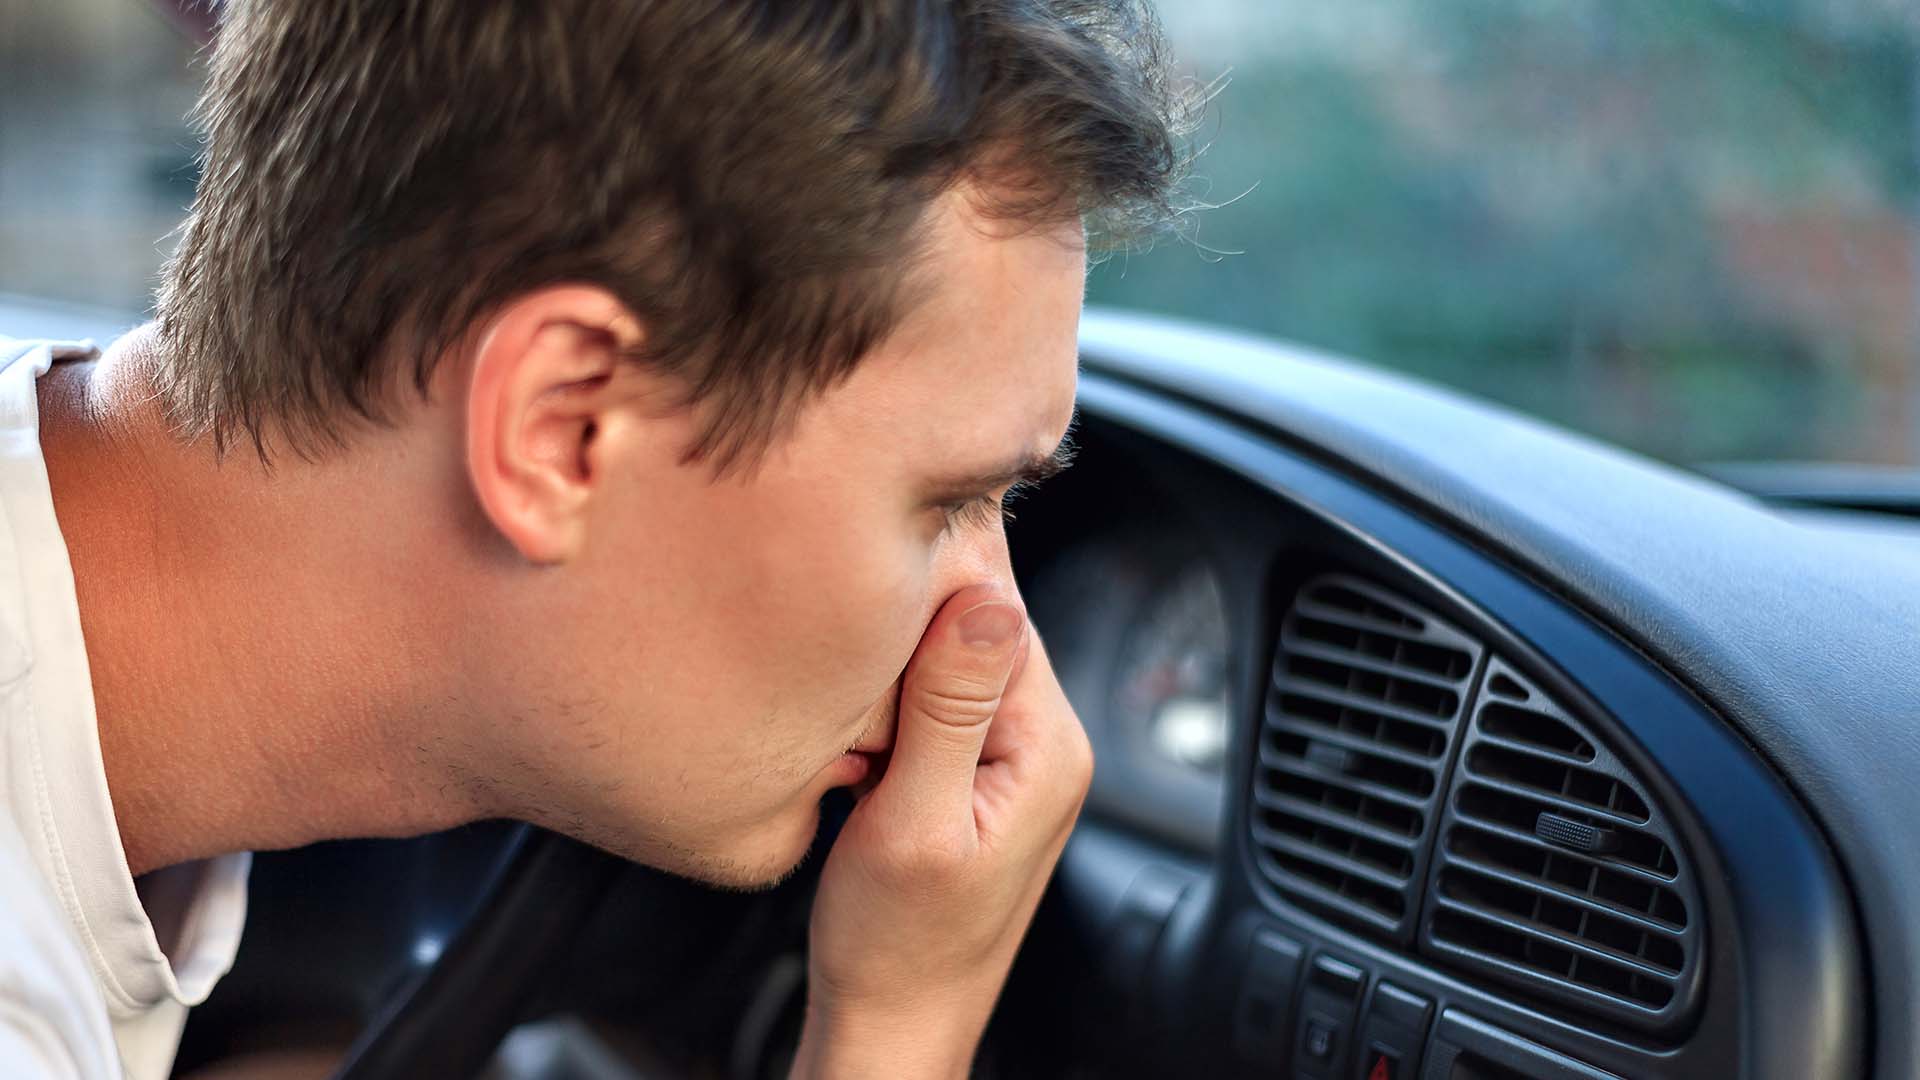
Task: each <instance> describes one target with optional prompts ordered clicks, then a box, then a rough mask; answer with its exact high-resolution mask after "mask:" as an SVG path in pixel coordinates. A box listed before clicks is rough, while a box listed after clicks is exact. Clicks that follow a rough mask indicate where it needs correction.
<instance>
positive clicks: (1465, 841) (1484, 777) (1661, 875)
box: [1421, 656, 1703, 1028]
mask: <svg viewBox="0 0 1920 1080" xmlns="http://www.w3.org/2000/svg"><path fill="white" fill-rule="evenodd" d="M1678 851H1679V847H1678V841H1677V838H1676V837H1675V835H1674V833H1673V831H1672V828H1671V826H1670V824H1669V823H1668V821H1667V820H1666V818H1665V817H1664V816H1663V815H1662V814H1661V813H1660V811H1659V810H1658V808H1657V807H1656V805H1655V804H1654V801H1653V800H1652V799H1651V798H1650V797H1649V795H1648V793H1647V792H1646V790H1645V789H1644V787H1643V786H1642V785H1641V784H1640V783H1639V782H1638V781H1637V780H1636V779H1635V777H1634V776H1633V774H1632V772H1631V770H1629V769H1628V768H1627V767H1626V766H1625V764H1624V763H1622V762H1621V761H1620V760H1619V759H1618V758H1616V757H1615V756H1614V755H1613V754H1612V753H1610V752H1609V751H1608V750H1607V748H1606V745H1605V743H1604V742H1603V741H1602V740H1601V739H1599V738H1597V737H1596V736H1595V734H1594V733H1593V732H1592V731H1591V730H1590V729H1589V728H1588V726H1587V725H1586V724H1585V723H1583V722H1582V721H1580V720H1578V719H1576V718H1575V717H1573V716H1572V715H1571V714H1569V713H1568V711H1567V710H1566V709H1565V708H1563V707H1562V706H1561V705H1560V703H1558V702H1556V701H1555V700H1553V698H1552V697H1550V696H1549V695H1547V694H1546V693H1544V692H1543V691H1542V690H1541V689H1540V688H1539V687H1538V686H1537V685H1536V684H1534V683H1533V682H1531V681H1530V680H1528V679H1527V678H1525V677H1524V676H1522V675H1520V674H1519V673H1518V672H1517V671H1515V670H1514V669H1513V668H1512V667H1511V666H1509V665H1508V664H1507V663H1506V662H1505V661H1503V660H1502V659H1501V658H1499V657H1498V656H1495V657H1491V658H1489V660H1488V662H1487V677H1486V681H1485V684H1484V686H1483V688H1482V691H1481V694H1480V696H1479V699H1478V701H1477V702H1476V704H1475V707H1474V712H1473V718H1472V721H1471V723H1470V724H1469V725H1468V728H1467V731H1466V733H1465V735H1464V736H1463V743H1462V746H1461V748H1460V763H1459V766H1458V767H1457V768H1456V769H1455V774H1454V779H1453V787H1452V792H1451V797H1450V798H1449V800H1448V802H1447V807H1446V818H1445V820H1444V822H1443V825H1442V829H1441V840H1440V843H1439V844H1438V846H1437V849H1436V851H1435V853H1434V859H1433V862H1434V865H1433V881H1432V886H1431V890H1430V895H1429V899H1428V908H1427V910H1428V912H1429V917H1428V919H1427V921H1426V922H1425V924H1424V925H1423V927H1422V931H1421V945H1422V947H1423V948H1424V949H1425V950H1427V951H1428V952H1430V953H1433V954H1435V955H1438V956H1440V957H1442V958H1445V959H1447V960H1450V961H1452V962H1454V963H1455V964H1457V965H1459V966H1461V967H1465V968H1469V969H1472V970H1475V971H1480V972H1483V973H1486V974H1488V975H1491V976H1494V977H1496V978H1498V979H1500V980H1502V981H1504V982H1506V983H1508V984H1509V985H1514V986H1519V987H1522V988H1524V989H1529V990H1534V991H1537V992H1540V993H1542V994H1544V995H1546V996H1548V997H1550V998H1553V999H1556V1000H1559V1001H1563V1002H1570V1003H1575V1004H1578V1005H1580V1006H1582V1007H1583V1008H1585V1009H1587V1010H1589V1011H1592V1010H1598V1011H1601V1012H1602V1013H1603V1014H1605V1015H1608V1016H1610V1017H1612V1018H1614V1019H1617V1020H1620V1021H1623V1022H1626V1023H1629V1024H1632V1025H1634V1026H1636V1027H1641V1028H1661V1027H1665V1026H1668V1025H1670V1024H1671V1023H1672V1022H1673V1021H1675V1020H1677V1019H1678V1018H1679V1016H1680V1014H1681V1013H1682V1012H1684V1011H1685V1008H1686V1006H1687V1000H1688V998H1689V997H1690V996H1691V992H1692V987H1693V986H1694V985H1695V984H1696V983H1697V981H1698V972H1699V970H1700V951H1701V947H1702V945H1701V943H1702V937H1703V935H1702V933H1701V931H1700V928H1699V926H1698V924H1697V919H1696V918H1695V913H1696V912H1698V911H1699V910H1700V903H1699V900H1698V895H1697V893H1696V891H1695V889H1694V886H1693V882H1692V879H1691V877H1690V876H1689V875H1688V873H1687V870H1686V867H1685V866H1684V865H1683V864H1682V863H1681V861H1680V859H1679V858H1678V854H1677V853H1678Z"/></svg>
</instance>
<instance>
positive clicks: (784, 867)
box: [601, 805, 820, 892]
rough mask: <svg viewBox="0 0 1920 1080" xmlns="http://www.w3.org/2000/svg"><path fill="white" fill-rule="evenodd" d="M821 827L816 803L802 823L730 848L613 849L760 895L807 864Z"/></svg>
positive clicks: (769, 828)
mask: <svg viewBox="0 0 1920 1080" xmlns="http://www.w3.org/2000/svg"><path fill="white" fill-rule="evenodd" d="M819 828H820V810H819V807H818V806H817V805H816V806H811V807H809V808H808V810H807V812H806V814H805V821H803V822H801V821H795V822H787V821H780V822H773V823H769V824H767V825H766V826H764V827H763V828H762V829H760V830H758V831H757V832H756V833H755V834H754V835H752V836H749V837H747V838H745V840H744V841H743V842H742V843H741V844H738V845H736V846H734V847H733V848H732V849H729V850H724V851H716V850H709V849H705V848H701V847H696V846H691V845H682V844H676V843H673V842H671V841H669V842H666V843H650V844H646V845H645V846H644V850H638V851H635V850H620V849H618V848H615V849H613V850H615V852H616V854H620V855H622V856H623V857H625V858H627V859H629V860H631V861H633V862H637V863H641V864H644V865H647V866H651V867H653V868H655V869H657V870H664V871H666V872H667V873H669V874H677V875H679V876H680V877H684V878H690V879H692V880H694V881H698V882H700V883H701V884H703V885H711V886H713V887H714V888H718V889H727V890H730V891H735V892H763V891H765V890H768V889H772V888H776V887H778V886H779V885H781V884H782V883H784V882H785V881H786V880H787V879H788V878H791V877H792V876H793V874H794V871H796V870H798V869H799V868H800V864H801V863H803V862H805V861H806V858H807V852H808V851H810V850H811V849H812V847H813V838H814V834H815V833H816V832H817V831H818V830H819ZM601 846H603V847H605V846H607V845H601Z"/></svg>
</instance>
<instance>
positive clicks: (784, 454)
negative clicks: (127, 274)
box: [0, 0, 1183, 1080]
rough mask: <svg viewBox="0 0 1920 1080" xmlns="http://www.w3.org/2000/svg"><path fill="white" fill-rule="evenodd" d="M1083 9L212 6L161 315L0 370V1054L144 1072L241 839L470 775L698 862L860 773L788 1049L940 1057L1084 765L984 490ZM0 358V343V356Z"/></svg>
mask: <svg viewBox="0 0 1920 1080" xmlns="http://www.w3.org/2000/svg"><path fill="white" fill-rule="evenodd" d="M1156 45H1157V38H1156V36H1155V33H1154V28H1153V25H1152V22H1151V19H1150V18H1149V17H1148V16H1147V15H1146V14H1145V13H1144V12H1142V11H1140V10H1137V9H1136V6H1135V5H1134V4H1131V3H1123V2H1121V0H1110V2H1094V0H1025V2H1022V0H978V2H966V0H959V2H953V3H924V2H917V0H864V2H840V3H834V2H829V0H812V2H797V0H795V2H783V3H779V4H768V3H757V2H749V0H725V2H723V0H705V2H699V3H695V2H691V0H688V2H680V3H669V2H665V0H658V2H652V3H647V2H642V0H566V2H560V0H555V2H550V3H521V2H506V0H485V2H483V0H408V2H396V0H334V2H328V3H311V2H307V0H251V2H236V3H234V4H232V5H230V6H229V7H228V9H227V10H226V11H225V12H224V14H223V18H222V28H221V30H220V32H219V35H218V38H217V45H216V47H215V49H214V51H213V53H212V61H211V70H210V78H209V87H208V90H207V94H206V98H205V101H204V102H203V106H202V119H203V122H204V125H205V128H206V135H207V145H206V150H205V159H204V169H203V174H202V178H201V182H200V188H199V191H198V195H197V198H196V200H195V203H194V207H193V211H192V215H191V217H190V219H189V221H188V222H187V224H186V226H185V228H184V231H183V234H182V236H181V239H180V243H179V247H178V250H177V252H176V254H175V257H174V258H173V260H172V262H171V264H170V265H169V267H168V269H167V271H166V274H165V280H164V282H163V283H162V286H161V290H160V296H159V304H158V309H159V318H158V320H157V323H155V324H153V325H150V326H147V327H143V328H141V329H140V330H137V331H135V332H134V333H132V334H130V335H129V336H127V337H126V338H124V339H122V340H121V341H119V342H117V343H116V344H115V345H114V346H113V347H112V348H111V349H110V350H108V352H107V353H106V354H105V355H104V356H100V357H98V358H95V357H94V354H93V353H92V352H91V351H90V350H88V349H86V348H78V347H76V348H57V347H38V348H30V347H23V346H16V347H14V348H13V349H12V350H11V351H10V355H11V356H12V357H13V359H12V360H11V363H10V364H8V365H7V366H6V367H5V368H4V369H3V370H0V429H4V431H5V433H6V435H5V439H4V440H3V441H0V445H3V446H4V455H3V457H0V512H4V515H5V520H6V523H7V526H8V527H7V529H6V530H0V540H4V541H5V546H4V547H3V548H0V552H4V554H3V555H0V558H4V560H5V561H6V562H7V563H9V564H10V569H11V571H12V572H10V573H6V574H0V616H4V618H3V621H0V709H4V710H5V711H4V713H3V714H0V718H3V719H4V722H5V724H6V725H7V726H6V741H5V743H4V750H3V751H0V754H3V755H4V758H3V761H4V780H0V783H4V785H5V788H4V791H5V796H6V798H5V802H4V806H5V810H6V813H4V814H0V864H4V865H0V870H3V871H4V873H0V882H4V883H0V903H4V905H5V907H6V909H7V918H6V919H5V920H0V926H4V929H0V1074H4V1075H9V1076H12V1075H37V1074H48V1075H80V1076H89V1077H92V1076H107V1075H114V1074H116V1073H117V1072H118V1070H119V1069H120V1068H122V1067H124V1069H125V1073H126V1075H129V1076H132V1077H134V1078H136V1080H150V1078H157V1077H160V1076H164V1075H165V1074H166V1073H167V1071H168V1069H169V1067H170V1063H171V1060H172V1056H173V1053H174V1050H175V1047H176V1045H177V1041H178V1036H179V1030H180V1025H181V1023H182V1018H183V1017H184V1011H185V1007H186V1006H187V1005H188V1004H191V1003H193V1002H195V1001H197V1000H199V999H200V998H201V997H203V996H204V995H205V994H206V993H207V991H208V990H209V989H210V987H211V986H212V984H213V982H214V981H215V980H216V979H217V978H218V976H219V975H220V974H221V973H222V972H223V971H225V970H226V967H227V965H228V964H229V963H230V962H231V959H232V955H233V950H234V949H235V947H236V945H237V940H238V936H239V932H240V924H241V920H242V912H243V910H244V877H245V872H246V864H245V858H246V856H245V855H244V854H236V853H244V852H247V851H252V850H256V849H261V848H284V847H290V846H293V845H298V844H304V843H309V842H311V841H315V840H320V839H323V838H328V837H351V836H401V835H412V834H417V833H422V832H426V831H430V830H434V829H441V828H446V827H449V826H453V825H456V824H459V823H462V822H467V821H473V820H477V819H482V818H494V817H513V818H519V819H522V820H526V821H531V822H534V823H537V824H540V825H543V826H546V827H548V828H552V829H556V830H559V831H562V832H565V833H567V834H570V835H572V836H575V837H578V838H580V839H582V840H585V841H587V842H590V843H593V844H596V845H599V846H601V847H604V848H606V849H608V850H610V851H613V852H616V853H618V854H621V855H624V856H627V857H630V858H632V859H636V860H639V861H642V862H646V863H650V864H653V865H655V866H660V867H664V868H667V869H669V870H673V871H677V872H680V873H684V874H688V875H691V876H693V877H696V878H700V879H703V880H706V881H709V882H714V883H718V884H723V885H729V886H742V887H753V886H759V885H765V884H768V883H771V882H774V881H776V880H777V879H779V878H780V877H781V876H782V875H784V874H786V873H787V872H788V871H789V870H790V869H791V868H792V867H793V866H794V865H795V864H796V863H797V862H798V861H799V860H800V859H801V858H802V856H803V855H804V854H805V853H806V851H807V849H808V847H809V844H810V843H811V842H812V839H813V836H814V832H815V829H816V826H817V819H818V809H817V807H818V802H819V800H820V797H821V796H822V794H823V793H825V792H826V791H827V790H828V789H830V788H833V787H835V786H844V785H858V786H859V787H860V788H861V789H862V790H863V791H864V794H863V795H862V798H861V800H860V802H859V803H858V805H857V807H856V808H855V810H854V811H853V814H852V816H851V818H850V820H849V821H848V822H847V824H846V826H845V828H844V829H843V831H842V832H841V834H840V836H839V838H838V840H837V842H836V844H835V846H834V849H833V851H832V852H831V854H830V856H829V859H828V861H827V865H826V867H825V870H824V873H823V877H822V880H821V884H820V889H819V893H818V895H817V897H816V900H815V906H814V911H813V922H812V943H811V956H812V960H811V963H812V970H811V972H810V983H809V998H808V1015H807V1021H806V1029H805V1035H804V1038H803V1042H802V1047H801V1054H800V1058H799V1061H798V1063H797V1065H796V1071H798V1072H800V1073H802V1074H806V1075H874V1074H882V1073H884V1074H886V1075H894V1076H908V1075H959V1074H962V1073H964V1071H965V1069H966V1066H967V1063H968V1061H969V1059H970V1057H971V1055H972V1052H973V1048H974V1045H975V1042H976V1041H977V1039H978V1037H979V1034H980V1032H981V1030H982V1028H983V1026H984V1024H985V1022H986V1019H987V1016H988V1014H989V1012H990V1011H991V1009H992V1006H993V1002H994V998H995V996H996V995H997V994H998V992H999V988H1000V985H1001V983H1002V982H1003V980H1004V979H1005V976H1006V972H1007V970H1008V967H1009V965H1010V963H1011V961H1012V958H1013V954H1014V951H1015V950H1016V948H1017V947H1018V944H1019V941H1020V938H1021V935H1022V933H1023V932H1024V930H1025V927H1026V925H1027V922H1028V920H1029V919H1030V917H1031V915H1032V912H1033V909H1034V907H1035V905H1036V903H1037V901H1038V898H1039V895H1040V892H1041V890H1042V888H1043V886H1044V883H1045V880H1046V878H1047V875H1048V873H1049V871H1050V869H1051V867H1052V865H1053V862H1054V860H1055V859H1056V858H1057V857H1058V854H1059V852H1060V849H1061V847H1062V845H1063V843H1064V842H1065V838H1066V836H1067V833H1068V831H1069V830H1070V828H1071V826H1072V822H1073V819H1074V816H1075V814H1076V812H1077V809H1078V807H1079V804H1080V801H1081V798H1082V796H1083V794H1084V792H1085V789H1086V785H1087V781H1088V778H1089V775H1090V770H1091V760H1090V755H1089V752H1088V747H1087V743H1086V739H1085V736H1084V735H1083V733H1082V732H1081V731H1080V729H1079V726H1078V723H1077V721H1076V720H1075V718H1074V716H1073V714H1072V712H1071V710H1070V709H1069V707H1068V705H1067V703H1066V701H1065V699H1064V697H1063V695H1062V694H1061V692H1060V689H1059V686H1058V684H1057V682H1056V681H1055V679H1054V677H1053V673H1052V671H1051V669H1050V668H1049V666H1048V662H1047V658H1046V654H1045V651H1044V649H1043V648H1042V647H1041V645H1040V643H1039V641H1038V640H1037V639H1036V638H1035V637H1034V635H1033V633H1032V631H1031V629H1030V628H1029V627H1028V626H1027V623H1026V619H1025V615H1024V611H1023V609H1022V608H1021V606H1020V602H1019V597H1018V595H1017V593H1016V591H1015V588H1014V584H1013V582H1012V580H1011V576H1010V573H1009V569H1008V561H1007V553H1006V546H1005V536H1004V533H1003V531H1002V529H1001V527H1000V520H1001V517H1000V503H1001V502H1002V501H1003V500H1004V499H1005V498H1006V497H1007V495H1008V493H1009V491H1010V490H1011V489H1012V488H1014V487H1016V486H1019V485H1021V484H1023V483H1026V482H1029V481H1031V480H1033V479H1037V478H1038V477H1040V476H1042V475H1044V474H1045V473H1047V472H1049V471H1051V470H1053V469H1055V468H1057V467H1058V466H1059V464H1061V461H1062V456H1063V451H1062V446H1063V440H1064V438H1065V436H1066V433H1067V429H1068V427H1069V424H1070V420H1071V417H1072V412H1073V398H1074V384H1075V371H1076V360H1075V332H1076V322H1077V318H1078V313H1079V308H1080V302H1081V293H1082V288H1083V282H1084V274H1085V266H1086V259H1087V242H1086V235H1087V232H1086V229H1087V227H1088V226H1089V225H1091V226H1092V227H1093V228H1094V229H1095V230H1096V231H1097V232H1098V233H1099V234H1100V235H1102V236H1114V235H1120V236H1123V237H1124V236H1127V235H1134V234H1136V233H1137V232H1138V230H1140V229H1142V228H1148V227H1152V226H1153V225H1155V224H1157V223H1158V222H1160V221H1162V220H1163V219H1164V218H1165V217H1166V216H1167V211H1168V198H1169V192H1170V191H1171V189H1172V187H1171V186H1172V184H1173V182H1174V181H1175V179H1176V175H1175V174H1176V172H1177V169H1178V165H1179V158H1178V155H1177V154H1176V152H1175V147H1174V142H1173V138H1174V133H1173V130H1172V128H1173V126H1174V124H1175V121H1176V120H1177V117H1178V115H1179V114H1180V111H1181V108H1182V107H1183V99H1182V98H1181V97H1180V96H1179V94H1178V93H1176V92H1175V91H1174V90H1172V89H1170V84H1169V82H1168V81H1167V79H1166V76H1165V73H1164V71H1163V70H1162V69H1161V67H1160V66H1159V65H1160V60H1159V58H1158V56H1159V54H1158V50H1157V47H1156ZM6 355H9V354H8V353H0V357H4V356H6Z"/></svg>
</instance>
